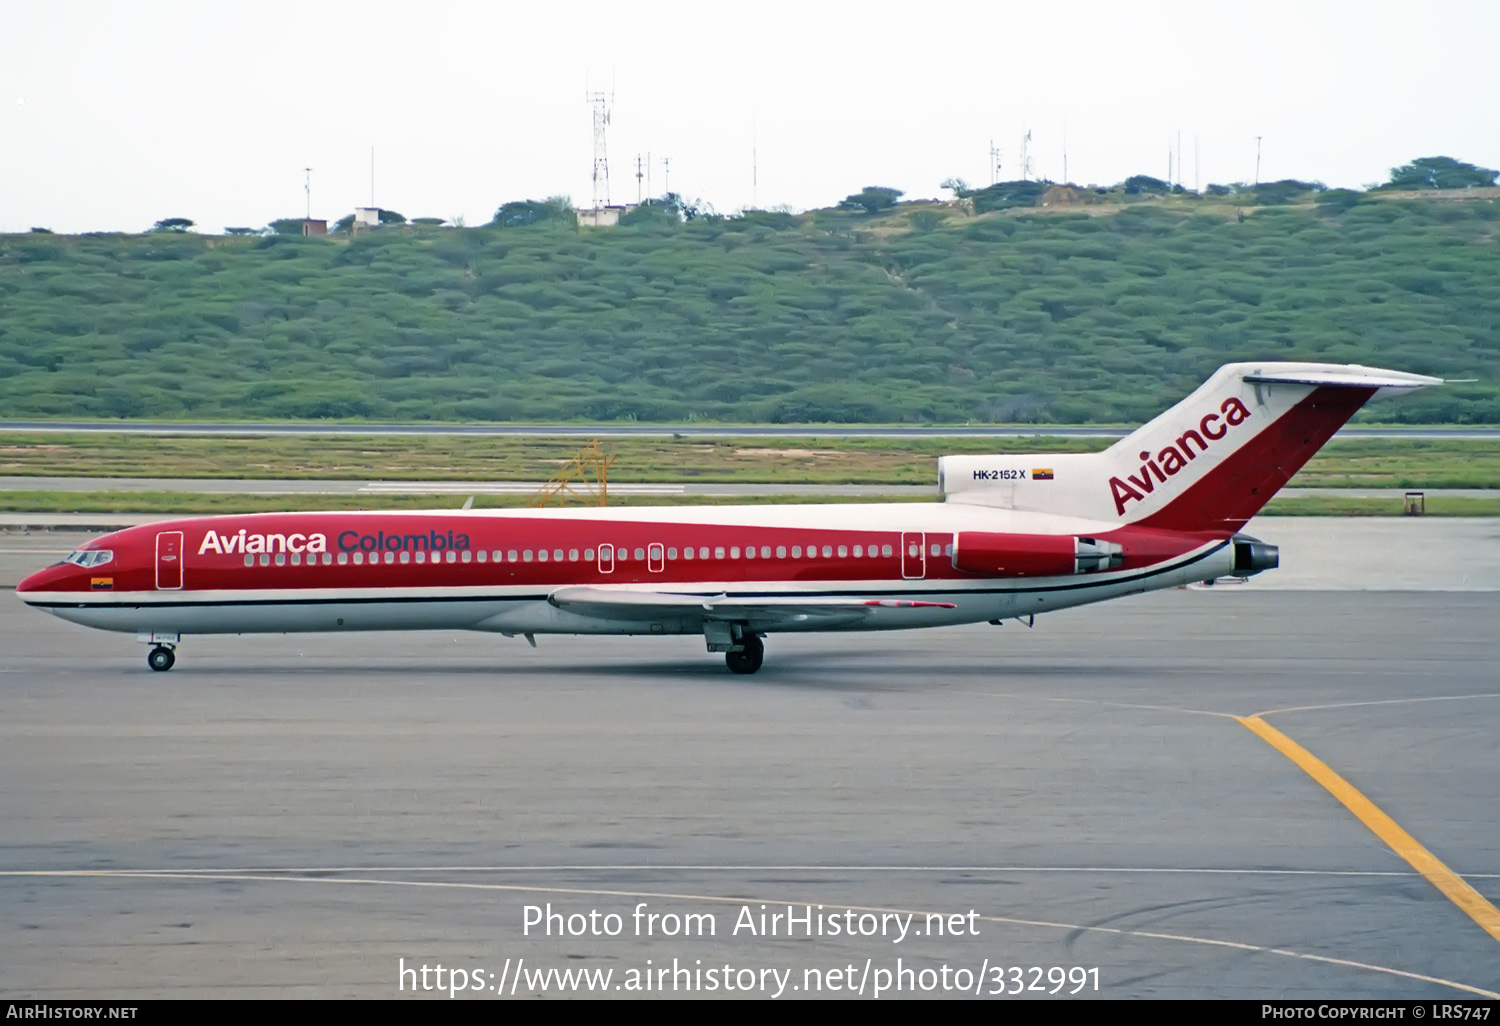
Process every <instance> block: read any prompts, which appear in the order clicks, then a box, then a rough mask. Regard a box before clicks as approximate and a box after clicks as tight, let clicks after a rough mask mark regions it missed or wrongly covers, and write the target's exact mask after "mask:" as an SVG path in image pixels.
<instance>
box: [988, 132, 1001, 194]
mask: <svg viewBox="0 0 1500 1026" xmlns="http://www.w3.org/2000/svg"><path fill="white" fill-rule="evenodd" d="M999 180H1000V150H999V148H998V147H996V146H995V140H993V139H991V140H990V184H991V185H994V184H995V183H996V182H998V181H999Z"/></svg>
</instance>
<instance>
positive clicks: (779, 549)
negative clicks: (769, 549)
mask: <svg viewBox="0 0 1500 1026" xmlns="http://www.w3.org/2000/svg"><path fill="white" fill-rule="evenodd" d="M776 558H777V559H785V558H786V546H785V545H778V546H776Z"/></svg>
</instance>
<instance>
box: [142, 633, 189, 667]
mask: <svg viewBox="0 0 1500 1026" xmlns="http://www.w3.org/2000/svg"><path fill="white" fill-rule="evenodd" d="M135 640H136V641H139V642H141V643H142V644H146V645H150V646H151V651H150V652H148V653H147V654H146V665H147V666H149V667H151V669H153V670H156V671H157V672H158V673H160V672H162V671H163V670H170V669H171V668H172V664H173V663H175V662H177V643H178V642H179V641H181V640H182V636H181V635H180V634H173V633H167V632H165V631H149V632H143V633H141V634H137V635H136V636H135Z"/></svg>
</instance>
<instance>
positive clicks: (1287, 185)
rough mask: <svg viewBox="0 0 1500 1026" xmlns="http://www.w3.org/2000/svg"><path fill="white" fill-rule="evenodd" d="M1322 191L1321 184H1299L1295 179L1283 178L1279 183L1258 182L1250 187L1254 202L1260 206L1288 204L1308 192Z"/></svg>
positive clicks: (1322, 186)
mask: <svg viewBox="0 0 1500 1026" xmlns="http://www.w3.org/2000/svg"><path fill="white" fill-rule="evenodd" d="M1323 189H1324V185H1323V183H1322V182H1299V181H1297V179H1295V178H1283V179H1281V180H1280V181H1279V182H1258V183H1257V184H1255V185H1252V186H1251V187H1250V191H1251V192H1252V193H1254V194H1255V202H1256V203H1259V204H1260V205H1262V206H1274V205H1276V204H1279V203H1290V202H1291V201H1292V200H1294V199H1298V198H1299V197H1301V196H1303V195H1305V194H1307V193H1309V192H1322V191H1323Z"/></svg>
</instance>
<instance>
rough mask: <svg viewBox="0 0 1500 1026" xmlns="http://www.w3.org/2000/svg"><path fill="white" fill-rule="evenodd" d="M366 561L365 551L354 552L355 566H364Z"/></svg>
mask: <svg viewBox="0 0 1500 1026" xmlns="http://www.w3.org/2000/svg"><path fill="white" fill-rule="evenodd" d="M364 562H365V554H364V553H363V552H356V553H355V554H354V565H355V566H363V565H364Z"/></svg>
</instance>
